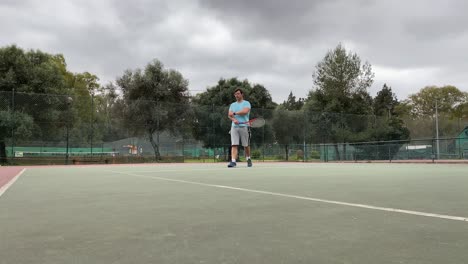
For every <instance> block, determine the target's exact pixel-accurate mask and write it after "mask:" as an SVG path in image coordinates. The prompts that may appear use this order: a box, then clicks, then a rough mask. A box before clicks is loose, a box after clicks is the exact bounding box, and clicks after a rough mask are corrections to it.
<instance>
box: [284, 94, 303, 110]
mask: <svg viewBox="0 0 468 264" xmlns="http://www.w3.org/2000/svg"><path fill="white" fill-rule="evenodd" d="M282 105H283V107H284V109H286V110H301V108H302V106H304V98H299V99H298V100H297V101H296V96H294V95H293V93H292V91H291V92H289V96H288V99H287V100H286V101H284V102H283V104H282Z"/></svg>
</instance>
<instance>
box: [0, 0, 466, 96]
mask: <svg viewBox="0 0 468 264" xmlns="http://www.w3.org/2000/svg"><path fill="white" fill-rule="evenodd" d="M465 10H468V3H466V2H465V1H462V0H460V1H457V0H448V1H443V2H441V1H435V0H433V1H423V0H416V1H410V2H408V1H403V0H396V1H372V0H355V1H349V0H348V1H346V0H332V1H330V0H328V1H327V0H320V1H298V0H294V1H286V2H285V1H271V0H270V1H267V0H262V1H248V0H241V1H219V0H200V1H198V2H195V1H184V0H173V1H150V0H137V1H131V2H129V1H124V0H118V1H112V0H107V1H91V0H88V1H73V0H68V1H61V2H57V1H52V0H48V1H34V0H29V1H10V0H4V1H2V2H1V3H0V23H1V24H2V25H8V26H4V27H1V28H0V34H1V36H2V38H1V39H0V45H2V46H4V45H9V44H17V45H18V46H20V47H23V48H26V49H29V48H33V49H41V50H44V51H47V52H50V53H63V54H64V55H65V58H66V60H67V63H68V66H69V69H70V70H72V71H75V72H82V71H90V72H92V73H95V74H97V75H98V76H99V77H100V78H101V81H102V82H103V83H106V82H109V81H113V80H115V78H116V77H117V76H120V75H122V73H123V71H124V70H126V69H129V68H130V69H135V68H143V67H144V66H145V65H146V64H147V63H148V62H150V61H151V60H152V59H155V58H156V59H159V60H161V61H162V62H163V63H164V64H165V65H166V67H168V68H173V69H177V70H179V71H180V72H181V73H182V74H183V75H184V76H185V77H186V78H187V79H189V81H190V89H191V90H193V92H194V93H196V92H199V91H200V90H204V89H205V88H206V87H208V86H212V85H215V84H216V82H217V81H218V80H219V78H230V77H238V78H240V79H246V78H247V79H249V80H251V81H252V82H254V83H260V84H263V85H265V86H266V87H267V89H269V90H270V92H271V94H272V96H273V98H274V100H275V101H276V102H279V103H280V102H282V101H283V100H285V99H286V97H287V95H288V94H289V91H291V90H292V91H293V93H294V94H295V95H296V96H298V97H304V96H306V95H307V92H308V91H309V90H310V89H311V88H312V71H313V70H314V67H315V65H316V64H317V63H318V62H319V61H320V60H321V59H322V58H323V56H324V55H325V54H326V52H327V51H328V50H330V49H333V48H334V47H335V46H336V45H337V44H338V43H340V42H341V43H343V44H344V45H345V47H346V48H347V49H349V50H351V51H353V52H356V53H357V54H358V55H359V56H360V57H361V59H362V60H363V61H369V62H370V63H371V64H372V65H373V66H374V70H375V72H376V79H375V84H374V86H373V87H372V88H371V93H372V94H375V93H376V92H377V91H378V90H379V89H380V88H381V87H382V85H383V83H387V84H389V85H390V86H392V88H393V89H394V92H395V93H396V94H397V95H398V98H400V99H404V98H406V96H407V95H408V94H411V93H415V92H417V91H418V90H419V89H420V88H422V87H424V86H426V85H445V84H452V85H455V86H457V87H459V88H460V89H462V90H465V91H467V90H468V78H467V77H466V74H465V73H466V70H467V69H468V55H467V54H466V52H464V51H465V50H466V46H468V28H467V27H466V26H465V25H466V24H467V22H468V18H467V17H466V16H465V14H464V13H465Z"/></svg>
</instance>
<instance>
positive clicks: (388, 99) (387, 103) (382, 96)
mask: <svg viewBox="0 0 468 264" xmlns="http://www.w3.org/2000/svg"><path fill="white" fill-rule="evenodd" d="M397 105H398V100H397V98H396V96H395V94H394V93H393V92H392V88H391V87H388V86H387V84H384V85H383V87H382V90H380V91H379V92H378V93H377V96H376V97H375V98H374V104H373V107H374V114H375V115H376V116H388V118H390V117H391V116H392V115H395V107H396V106H397Z"/></svg>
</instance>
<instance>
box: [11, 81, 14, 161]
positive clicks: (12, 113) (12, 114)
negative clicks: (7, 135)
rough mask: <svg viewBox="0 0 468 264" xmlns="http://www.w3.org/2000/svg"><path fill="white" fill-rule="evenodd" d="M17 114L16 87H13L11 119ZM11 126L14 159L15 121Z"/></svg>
mask: <svg viewBox="0 0 468 264" xmlns="http://www.w3.org/2000/svg"><path fill="white" fill-rule="evenodd" d="M14 115H15V87H13V89H12V91H11V119H12V120H13V117H14ZM12 124H13V125H12V126H11V156H12V159H13V160H14V159H15V125H14V124H15V122H12Z"/></svg>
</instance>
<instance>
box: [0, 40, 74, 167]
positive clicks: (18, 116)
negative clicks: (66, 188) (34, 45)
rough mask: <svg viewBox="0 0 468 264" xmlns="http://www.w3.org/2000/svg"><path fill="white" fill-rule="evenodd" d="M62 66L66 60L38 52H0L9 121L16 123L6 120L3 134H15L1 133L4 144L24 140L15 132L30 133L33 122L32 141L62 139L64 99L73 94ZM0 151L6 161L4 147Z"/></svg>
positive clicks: (13, 48)
mask: <svg viewBox="0 0 468 264" xmlns="http://www.w3.org/2000/svg"><path fill="white" fill-rule="evenodd" d="M61 63H62V64H61ZM63 66H64V60H63V56H60V55H50V54H47V53H44V52H41V51H39V50H30V51H27V52H25V51H24V50H22V49H21V48H18V47H17V46H15V45H12V46H7V47H3V48H0V91H3V92H4V93H5V94H6V93H8V94H9V95H10V97H11V101H10V105H11V106H10V109H9V110H8V111H9V117H10V118H14V119H15V120H14V121H11V122H6V121H5V120H4V121H5V122H3V124H2V126H3V129H4V131H13V132H10V133H2V138H0V141H1V142H5V141H6V139H7V138H9V137H11V136H12V135H13V136H15V137H16V139H17V140H19V139H23V138H25V137H20V136H18V134H17V133H16V132H15V131H18V130H22V131H24V132H25V131H27V130H28V128H31V122H33V126H34V129H33V130H32V131H31V132H32V134H31V137H33V138H35V139H40V140H42V141H49V140H52V139H57V138H58V137H62V136H63V133H62V130H61V128H62V127H64V123H63V122H62V121H63V116H64V115H63V112H64V106H65V105H66V104H65V103H64V102H65V100H64V96H61V95H62V94H68V93H69V91H70V89H69V87H67V86H66V85H65V84H66V82H65V77H64V75H63ZM2 117H3V118H7V114H6V113H3V114H2ZM7 126H12V127H7ZM25 133H26V132H25ZM26 134H28V133H26ZM26 134H25V135H26ZM28 135H29V134H28ZM0 148H2V149H0V156H1V158H2V159H3V160H5V159H6V156H2V155H4V154H5V153H6V151H5V149H4V145H2V146H0Z"/></svg>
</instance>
